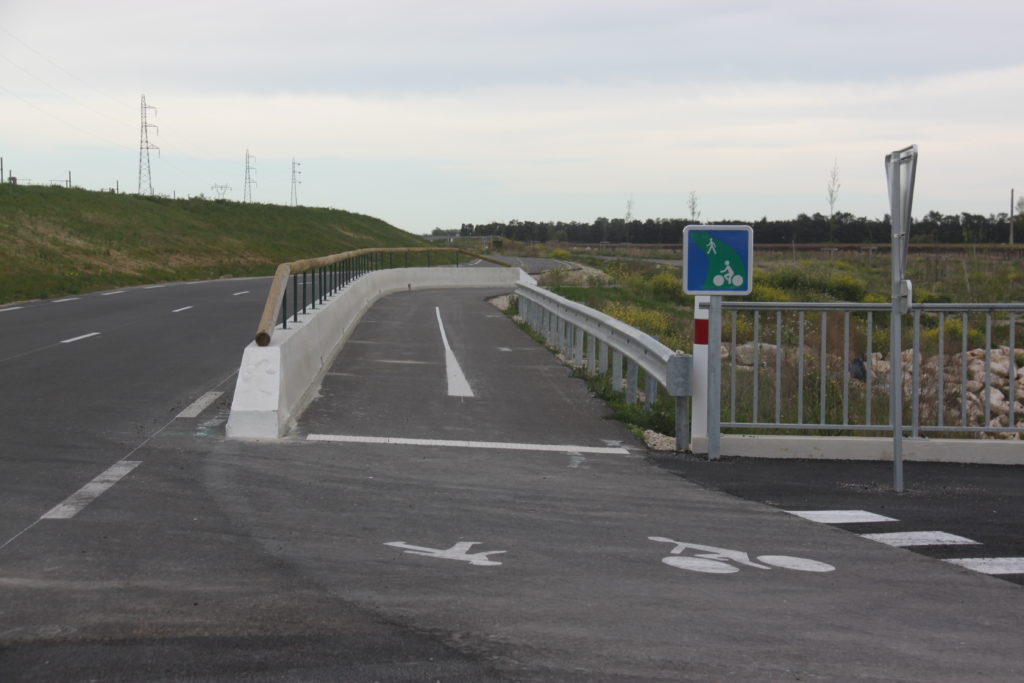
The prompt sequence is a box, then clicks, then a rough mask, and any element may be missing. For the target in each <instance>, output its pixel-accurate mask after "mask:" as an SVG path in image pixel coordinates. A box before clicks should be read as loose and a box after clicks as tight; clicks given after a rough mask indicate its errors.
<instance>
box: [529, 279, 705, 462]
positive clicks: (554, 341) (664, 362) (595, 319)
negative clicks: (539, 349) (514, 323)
mask: <svg viewBox="0 0 1024 683" xmlns="http://www.w3.org/2000/svg"><path fill="white" fill-rule="evenodd" d="M515 294H516V296H517V298H518V301H519V316H520V318H521V319H522V320H523V321H524V322H525V323H526V324H527V325H529V326H530V327H531V328H532V329H533V330H534V331H536V332H537V333H539V334H540V335H542V336H543V337H544V339H545V340H547V342H548V344H550V345H551V346H553V347H555V348H556V349H557V350H558V351H559V352H561V353H562V355H563V357H564V358H565V359H566V361H567V362H568V363H570V364H571V365H574V366H576V367H578V368H582V369H584V370H585V371H586V372H587V373H589V374H601V375H608V374H609V372H610V373H611V381H612V387H613V388H614V389H615V390H616V391H620V390H624V391H625V395H626V400H627V402H629V403H636V402H637V400H638V390H639V386H638V385H639V375H640V370H643V372H644V399H645V400H644V405H645V406H646V407H647V408H648V409H651V408H652V407H653V405H654V402H655V400H656V398H657V392H658V387H659V386H662V387H664V388H665V391H666V393H667V394H668V395H669V396H671V397H673V398H674V399H675V426H676V448H677V449H678V450H685V449H686V448H687V445H688V444H689V441H690V403H689V397H690V396H691V394H692V390H691V382H690V379H691V374H692V367H693V358H692V357H691V356H689V355H685V354H682V353H679V352H676V351H673V350H672V349H670V348H668V347H667V346H665V345H664V344H662V343H661V342H659V341H658V340H657V339H655V338H654V337H651V336H650V335H648V334H645V333H643V332H641V331H640V330H637V329H636V328H634V327H630V326H629V325H626V324H625V323H623V322H620V321H618V320H616V319H615V318H612V317H611V316H608V315H606V314H604V313H601V312H600V311H596V310H594V309H592V308H589V307H587V306H584V305H583V304H579V303H576V302H575V301H570V300H568V299H566V298H564V297H561V296H559V295H557V294H554V293H553V292H549V291H548V290H546V289H543V288H541V287H535V286H532V285H527V284H522V283H520V284H518V285H516V289H515ZM624 364H625V376H623V365H624Z"/></svg>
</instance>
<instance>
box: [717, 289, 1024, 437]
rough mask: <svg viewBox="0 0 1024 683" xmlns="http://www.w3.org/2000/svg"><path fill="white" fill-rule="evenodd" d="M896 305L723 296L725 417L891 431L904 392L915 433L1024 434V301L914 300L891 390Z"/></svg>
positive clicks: (732, 421)
mask: <svg viewBox="0 0 1024 683" xmlns="http://www.w3.org/2000/svg"><path fill="white" fill-rule="evenodd" d="M890 311H891V307H890V306H889V304H853V303H754V302H741V301H723V302H722V318H723V319H722V334H721V342H722V349H721V350H718V352H719V353H720V354H721V363H722V367H721V386H722V388H723V391H722V394H721V415H722V420H721V423H720V426H721V427H722V428H738V429H751V428H755V429H766V430H791V431H804V430H814V431H817V432H819V433H822V432H828V433H836V432H852V433H861V434H863V433H865V432H878V433H880V434H881V433H885V432H888V433H890V434H891V433H893V426H892V422H893V420H892V414H891V412H890V411H891V410H892V401H893V400H897V401H899V403H900V404H901V405H900V406H897V411H898V412H897V413H896V414H897V415H900V414H902V415H904V419H903V421H902V424H901V430H902V431H903V432H905V433H907V434H908V435H909V436H910V437H912V438H913V437H920V436H921V435H922V434H924V433H929V434H934V433H942V434H944V435H947V436H957V437H965V436H975V437H977V436H980V435H982V434H987V435H989V436H996V435H1000V436H1002V437H1003V438H1007V437H1009V438H1019V437H1015V436H1014V435H1016V434H1022V433H1024V408H1022V407H1021V403H1024V368H1018V365H1024V350H1022V349H1018V348H1017V345H1018V342H1019V341H1022V340H1024V327H1022V326H1024V303H1012V304H915V305H913V306H912V308H911V310H910V314H909V315H907V316H903V317H902V318H901V323H902V324H903V325H904V326H907V325H908V324H909V326H910V328H911V330H910V332H911V334H910V335H909V337H910V339H909V341H910V348H908V349H905V350H903V351H902V354H901V362H902V366H903V367H902V373H901V374H902V376H901V377H900V378H899V380H900V381H899V386H900V387H902V390H901V391H900V392H899V393H900V394H901V395H899V396H895V397H894V396H892V395H891V394H892V392H891V390H890V386H891V383H890V380H891V375H890V374H889V373H890V367H891V366H890V361H891V354H889V353H888V346H889V333H890V330H889V325H890V320H889V313H890ZM710 352H711V353H714V352H716V350H715V349H711V350H710ZM886 356H889V360H887V359H886Z"/></svg>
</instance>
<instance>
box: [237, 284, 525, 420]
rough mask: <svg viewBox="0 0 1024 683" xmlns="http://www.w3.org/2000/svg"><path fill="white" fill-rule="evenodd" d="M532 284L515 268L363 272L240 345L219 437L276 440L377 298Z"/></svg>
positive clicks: (307, 399)
mask: <svg viewBox="0 0 1024 683" xmlns="http://www.w3.org/2000/svg"><path fill="white" fill-rule="evenodd" d="M519 282H527V283H530V284H536V281H535V280H533V278H531V277H530V276H529V275H527V274H526V273H525V272H523V271H522V270H520V269H519V268H441V267H438V268H394V269H390V270H378V271H374V272H371V273H368V274H366V275H364V276H362V277H360V278H359V279H358V280H355V281H353V282H351V283H350V284H349V285H348V286H347V287H345V288H344V289H342V290H340V291H339V292H338V293H337V294H335V295H334V296H332V297H331V298H330V299H329V300H328V301H327V302H325V303H324V304H322V305H321V306H320V307H318V308H317V309H316V310H310V311H309V312H308V313H307V314H304V315H300V316H299V319H298V321H297V322H294V323H292V322H289V325H288V329H286V330H284V329H278V330H277V331H276V332H274V336H273V339H272V340H271V342H270V344H269V345H268V346H257V345H256V343H255V342H252V343H250V344H249V345H248V346H246V347H245V351H244V352H243V354H242V363H241V365H240V367H239V369H238V379H237V380H236V382H235V395H234V399H233V401H232V403H231V415H230V417H229V418H228V424H227V435H228V437H230V438H235V439H278V438H280V437H282V436H283V435H284V434H285V433H287V432H288V430H289V429H290V428H291V425H292V423H293V422H294V420H295V418H296V417H297V416H298V415H299V414H300V413H301V412H302V411H303V410H304V409H305V407H306V405H307V404H308V403H309V401H310V400H311V399H312V398H313V396H314V395H315V393H316V389H317V387H318V386H319V385H320V381H321V380H322V378H323V374H324V373H325V372H326V371H327V368H328V367H330V364H331V362H332V361H333V360H334V357H335V356H336V355H337V354H338V352H339V351H340V350H341V348H342V346H344V344H345V341H346V340H347V339H348V337H349V336H350V335H351V333H352V330H354V329H355V326H356V324H357V323H358V322H359V319H360V318H361V317H362V315H363V313H364V312H365V311H366V310H367V309H368V308H369V307H370V306H371V305H372V304H373V303H374V302H375V301H377V300H378V299H380V298H381V297H383V296H387V295H389V294H394V293H396V292H401V291H408V290H412V289H438V288H446V287H508V288H509V289H511V288H512V287H514V286H515V285H516V284H517V283H519Z"/></svg>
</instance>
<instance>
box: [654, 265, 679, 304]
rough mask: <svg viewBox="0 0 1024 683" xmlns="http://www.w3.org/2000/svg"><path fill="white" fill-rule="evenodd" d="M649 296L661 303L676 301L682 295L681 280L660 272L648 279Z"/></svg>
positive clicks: (670, 274)
mask: <svg viewBox="0 0 1024 683" xmlns="http://www.w3.org/2000/svg"><path fill="white" fill-rule="evenodd" d="M650 287H651V295H652V296H653V297H654V298H655V299H659V300H661V301H678V300H680V299H681V298H682V295H683V283H682V280H681V279H680V278H679V277H677V276H675V275H673V274H672V273H668V272H665V271H662V272H660V273H658V274H657V275H655V276H654V277H652V278H651V279H650Z"/></svg>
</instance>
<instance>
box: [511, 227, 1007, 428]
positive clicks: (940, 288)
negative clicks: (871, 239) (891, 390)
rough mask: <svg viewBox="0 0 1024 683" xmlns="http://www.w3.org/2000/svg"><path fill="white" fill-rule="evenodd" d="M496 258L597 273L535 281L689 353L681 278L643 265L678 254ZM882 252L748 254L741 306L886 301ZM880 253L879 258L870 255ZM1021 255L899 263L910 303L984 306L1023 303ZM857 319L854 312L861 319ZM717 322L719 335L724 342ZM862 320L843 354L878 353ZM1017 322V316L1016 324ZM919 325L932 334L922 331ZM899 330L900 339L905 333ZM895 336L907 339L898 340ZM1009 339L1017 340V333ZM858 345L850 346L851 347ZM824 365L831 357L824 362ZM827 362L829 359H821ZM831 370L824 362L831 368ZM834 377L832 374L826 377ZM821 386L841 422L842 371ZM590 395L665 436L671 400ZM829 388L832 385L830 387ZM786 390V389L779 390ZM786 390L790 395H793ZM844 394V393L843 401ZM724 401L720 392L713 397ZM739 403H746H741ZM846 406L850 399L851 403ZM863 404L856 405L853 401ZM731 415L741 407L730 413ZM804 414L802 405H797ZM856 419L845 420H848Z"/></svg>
mask: <svg viewBox="0 0 1024 683" xmlns="http://www.w3.org/2000/svg"><path fill="white" fill-rule="evenodd" d="M505 251H506V252H510V251H516V252H518V253H519V255H527V253H528V252H531V251H532V252H535V253H534V254H533V255H549V256H553V257H555V258H561V259H567V260H573V261H577V262H579V263H583V264H586V265H588V266H592V267H594V268H597V269H599V270H600V271H601V272H602V276H600V277H589V278H585V281H583V282H574V283H572V284H570V281H571V280H572V279H573V277H572V274H566V273H552V274H550V275H548V276H546V277H545V278H544V280H543V281H542V284H545V285H546V286H548V287H550V288H552V289H553V290H554V291H557V292H558V293H559V294H561V295H563V296H565V297H567V298H570V299H573V300H575V301H579V302H581V303H584V304H586V305H588V306H590V307H592V308H595V309H598V310H600V311H603V312H605V313H607V314H609V315H611V316H613V317H615V318H617V319H619V320H622V321H623V322H626V323H628V324H630V325H633V326H634V327H637V328H639V329H641V330H643V331H644V332H647V333H648V334H650V335H652V336H654V337H655V338H657V339H659V340H660V341H661V342H662V343H664V344H665V345H666V346H668V347H670V348H673V349H681V350H685V351H687V352H688V351H689V350H690V349H691V347H692V337H691V335H692V330H693V323H692V320H693V298H692V297H690V296H687V295H685V294H683V293H682V283H681V273H680V268H679V266H678V265H675V266H670V265H665V264H660V263H657V262H655V261H653V260H651V259H659V258H660V259H675V260H678V259H679V258H680V254H679V253H678V252H673V251H667V250H666V251H665V252H664V253H657V252H655V253H652V252H651V250H643V251H637V252H636V253H627V252H623V251H622V250H619V251H618V252H614V253H613V254H612V255H611V258H608V256H609V255H606V254H602V253H597V252H595V250H593V248H589V249H576V250H572V251H571V252H568V251H566V250H565V249H564V248H563V249H558V250H557V253H555V252H553V250H552V249H550V248H545V247H529V246H526V245H515V244H508V242H507V241H506V247H505ZM887 251H888V250H887V249H885V248H884V247H882V248H877V249H876V248H874V247H872V246H871V245H863V246H856V245H847V247H846V248H844V249H840V250H838V251H837V250H834V248H832V247H828V248H815V249H806V250H803V251H801V252H799V253H796V252H795V251H794V250H792V249H791V248H789V247H778V248H774V249H773V248H762V247H758V248H757V249H756V255H755V262H756V266H757V267H756V269H755V277H754V283H755V285H754V291H753V293H752V294H751V295H750V297H749V300H753V301H822V302H828V301H844V302H874V303H883V302H888V301H889V297H890V292H889V288H890V284H889V283H890V272H889V258H888V254H887V253H884V252H887ZM877 252H882V253H877ZM1022 257H1024V250H1022V249H1021V248H1019V247H1018V248H1016V249H1013V248H1010V249H1008V248H1007V247H1005V246H1003V247H1001V248H998V249H979V248H976V247H973V246H971V245H968V246H959V247H957V246H953V245H936V246H934V247H933V246H931V245H914V246H912V248H911V253H910V257H909V258H908V269H909V277H910V278H911V279H912V280H913V282H914V300H915V301H917V302H922V303H929V302H936V303H938V302H957V303H987V302H1001V301H1024V267H1022V266H1021V262H1022ZM862 317H863V316H862ZM751 319H752V318H751V317H740V318H739V319H738V320H737V332H738V343H740V344H742V343H743V342H745V341H748V340H749V339H751V338H752V325H751ZM817 320H818V318H817V317H816V316H812V317H810V318H809V320H808V327H807V329H806V333H807V337H806V338H805V340H804V341H805V344H807V345H808V346H810V348H817V345H818V343H819V341H820V335H821V334H822V333H824V334H825V335H827V338H828V346H829V348H830V349H833V348H840V349H841V348H842V341H841V340H842V334H843V327H842V326H843V321H842V317H841V316H838V315H836V316H832V317H831V318H830V319H829V321H828V326H827V328H826V330H824V332H823V331H822V330H818V329H817V328H816V327H815V325H816V324H817V323H816V321H817ZM728 322H729V321H728V320H727V321H726V323H727V324H726V329H724V330H723V332H724V335H723V339H726V340H727V339H729V338H730V337H731V329H729V326H728ZM863 322H864V321H863V320H860V319H856V318H855V320H854V328H855V331H854V348H853V354H852V355H864V354H866V353H869V352H881V353H883V354H888V343H889V331H888V319H887V316H884V315H882V316H876V317H875V319H874V320H873V329H872V337H871V344H870V346H871V348H870V349H868V348H867V340H866V338H865V336H864V332H863ZM1021 322H1022V321H1020V320H1018V325H1020V324H1021ZM761 325H762V329H761V333H760V334H761V337H760V338H761V341H762V342H774V339H775V329H774V319H772V320H768V319H767V318H764V317H762V319H761ZM969 325H970V327H969V329H968V336H969V347H970V348H977V347H980V346H983V344H984V339H985V335H984V319H983V316H972V318H971V319H970V321H969ZM922 326H923V327H924V333H923V335H922V351H923V353H924V354H926V355H927V354H934V353H935V350H936V348H937V346H938V338H939V330H938V329H937V327H938V325H937V323H936V320H935V317H934V316H933V317H924V318H922ZM929 327H931V328H933V329H929ZM945 327H946V330H945V343H946V346H945V348H946V353H947V355H948V354H949V353H951V351H950V350H951V349H952V350H953V351H956V350H958V349H959V348H960V344H961V335H962V330H961V321H960V318H959V317H958V316H956V317H952V316H951V317H950V318H947V319H946V322H945ZM783 332H784V335H785V336H784V344H785V345H787V346H790V347H792V346H793V345H795V335H796V334H797V327H796V325H795V324H794V322H793V321H787V324H786V325H785V327H784V330H783ZM1007 332H1008V330H1004V329H999V328H998V326H997V328H996V329H995V330H994V334H995V337H994V339H993V343H994V345H998V344H1000V343H1002V344H1005V343H1006V339H1005V337H1006V336H1007ZM908 333H909V330H907V332H906V333H905V335H906V334H908ZM904 338H905V339H909V337H907V336H905V337H904ZM1017 340H1018V346H1019V342H1020V341H1022V340H1024V335H1021V334H1020V332H1018V335H1017ZM858 346H859V347H860V348H857V347H858ZM833 360H834V359H833ZM830 363H831V361H830ZM832 364H834V363H832ZM832 371H834V372H832ZM770 373H771V368H769V369H768V370H767V371H766V373H765V376H764V377H763V378H762V380H763V385H762V387H761V390H762V392H764V391H771V389H772V384H771V382H770V381H769V380H770V378H769V377H768V375H769V374H770ZM830 375H833V376H831V377H830V378H829V380H828V387H827V394H828V406H827V407H828V411H829V413H830V415H831V414H832V413H836V415H838V417H837V418H836V416H835V415H832V417H833V418H835V419H836V420H837V421H841V420H842V419H843V418H842V410H843V404H842V400H841V399H842V395H841V393H840V390H841V383H842V376H843V370H842V368H838V367H837V368H832V367H831V365H830ZM589 381H590V382H591V387H592V389H593V390H594V391H595V392H596V393H598V394H599V395H601V396H602V397H603V398H604V399H605V400H606V401H608V402H609V404H610V405H611V406H612V407H613V409H614V410H615V411H616V413H617V416H618V417H620V418H622V419H624V420H625V421H627V422H630V423H632V424H635V425H638V426H640V427H643V428H652V429H655V430H656V431H661V432H662V433H669V434H671V433H672V431H671V429H672V427H671V425H672V403H671V402H670V401H669V399H668V398H667V397H665V396H662V397H660V398H659V400H658V402H657V403H656V405H655V410H654V411H653V412H650V411H646V410H645V409H643V408H642V407H638V406H628V405H627V404H626V403H625V401H624V397H623V396H622V394H621V393H620V392H615V391H613V390H612V388H611V386H610V382H609V381H608V379H607V378H602V377H598V378H590V380H589ZM834 383H835V384H836V386H833V384H834ZM806 384H807V397H806V401H807V406H811V407H813V408H814V409H816V408H817V405H818V394H817V393H815V392H816V391H817V389H818V387H819V384H818V381H817V377H816V376H813V375H811V376H808V377H807V379H806ZM790 388H791V387H788V385H787V387H786V389H787V391H788V390H789V389H790ZM794 392H795V389H794ZM771 398H772V397H770V396H765V400H762V401H761V406H762V408H763V407H764V406H771V405H772V403H771ZM852 398H854V397H853V396H851V399H852ZM723 399H724V400H728V396H723ZM746 400H747V401H749V397H746ZM851 402H852V403H856V401H852V400H851ZM860 406H861V407H863V401H861V402H860ZM739 408H740V412H743V410H745V409H749V408H750V406H749V405H748V406H743V405H741V406H740V407H739ZM807 409H808V410H810V409H811V408H807ZM885 410H886V405H885V404H884V397H883V403H881V404H879V405H876V406H875V410H874V414H875V415H876V416H878V415H882V416H884V415H885V414H886V413H885ZM856 417H857V416H856V415H854V416H853V418H854V419H855V418H856ZM806 419H807V420H808V421H816V420H817V415H813V416H812V415H809V414H808V415H807V416H806Z"/></svg>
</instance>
